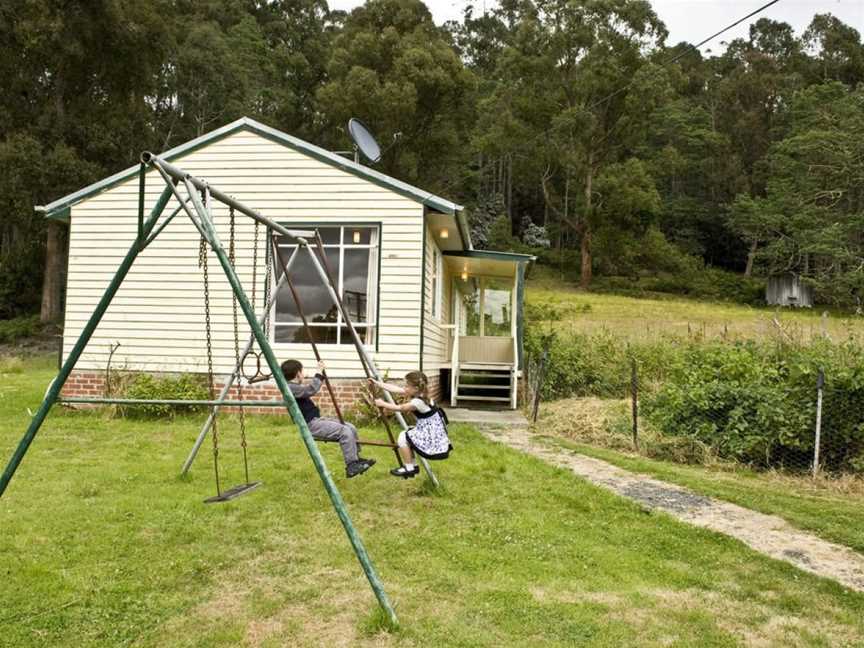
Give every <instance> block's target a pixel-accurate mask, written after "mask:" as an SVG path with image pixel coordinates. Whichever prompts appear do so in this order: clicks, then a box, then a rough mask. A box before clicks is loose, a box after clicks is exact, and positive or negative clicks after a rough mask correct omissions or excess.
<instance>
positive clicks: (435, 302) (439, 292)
mask: <svg viewBox="0 0 864 648" xmlns="http://www.w3.org/2000/svg"><path fill="white" fill-rule="evenodd" d="M431 292H432V294H431V299H430V302H431V304H430V307H429V308H430V314H431V315H432V317H433V318H435V320H436V321H437V322H439V323H441V322H443V321H444V313H443V309H444V299H443V297H444V255H443V254H441V250H439V249H438V246H437V245H436V244H435V242H434V241H433V242H432V287H431Z"/></svg>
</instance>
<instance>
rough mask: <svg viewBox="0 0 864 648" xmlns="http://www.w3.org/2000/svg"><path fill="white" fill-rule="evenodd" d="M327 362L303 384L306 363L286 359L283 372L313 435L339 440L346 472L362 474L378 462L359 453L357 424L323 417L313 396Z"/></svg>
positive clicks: (319, 437)
mask: <svg viewBox="0 0 864 648" xmlns="http://www.w3.org/2000/svg"><path fill="white" fill-rule="evenodd" d="M323 371H324V363H323V362H319V363H318V373H316V374H315V376H314V377H313V378H312V380H311V381H309V384H308V385H304V384H303V379H304V376H303V365H302V364H301V363H300V362H299V361H297V360H286V361H285V362H283V363H282V375H283V376H285V380H287V381H288V387H289V388H290V389H291V393H292V394H293V395H294V399H295V400H296V401H297V405H298V406H299V407H300V412H301V413H302V414H303V418H304V419H305V420H306V424H307V425H308V426H309V431H310V432H311V433H312V436H313V437H314V438H316V439H318V440H319V441H338V442H339V446H340V447H341V448H342V456H343V457H344V458H345V475H346V476H347V477H348V478H349V479H350V478H351V477H356V476H357V475H361V474H363V473H364V472H366V471H367V470H369V469H370V468H371V467H372V466H373V464H374V463H375V460H374V459H364V458H363V457H361V456H360V455H359V452H360V448H359V446H358V445H357V428H355V427H354V426H353V425H351V424H350V423H344V424H343V423H340V422H339V421H334V420H333V419H325V418H321V411H320V410H319V409H318V406H317V405H315V402H314V401H313V400H312V396H314V395H315V394H317V393H318V392H319V391H320V390H321V381H322V380H323V379H324V376H323V375H322V373H321V372H323Z"/></svg>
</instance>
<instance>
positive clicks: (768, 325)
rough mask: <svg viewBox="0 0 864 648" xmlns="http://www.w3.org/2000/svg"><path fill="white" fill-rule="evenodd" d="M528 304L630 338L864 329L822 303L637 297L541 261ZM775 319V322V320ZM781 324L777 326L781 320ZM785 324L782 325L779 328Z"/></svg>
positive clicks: (560, 323)
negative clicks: (786, 305) (579, 281)
mask: <svg viewBox="0 0 864 648" xmlns="http://www.w3.org/2000/svg"><path fill="white" fill-rule="evenodd" d="M526 301H527V303H528V304H529V306H535V307H537V306H552V307H554V308H555V310H556V311H557V314H556V315H557V316H556V317H555V318H554V321H546V322H544V323H543V324H544V326H547V327H552V328H555V329H557V330H559V331H561V332H569V331H574V332H579V333H595V332H600V331H606V332H612V333H615V334H616V335H621V336H626V337H629V338H631V339H649V340H651V339H656V338H658V337H662V336H678V337H687V336H690V337H694V336H698V337H702V338H706V339H711V338H718V337H722V336H726V337H727V338H730V339H760V338H764V337H768V336H788V337H790V338H793V339H796V340H807V339H810V338H811V337H814V336H820V335H822V334H823V332H824V333H827V334H828V335H829V336H830V337H831V338H832V339H834V340H838V341H839V340H845V339H847V338H848V337H849V336H850V335H856V336H860V335H861V334H862V333H864V317H860V316H854V315H850V314H848V313H839V312H835V311H829V312H828V314H827V315H826V316H825V317H824V319H823V316H822V313H823V312H825V311H823V309H820V308H814V309H812V310H808V309H801V310H790V309H776V308H767V307H766V308H754V307H752V306H744V305H741V304H732V303H720V302H707V301H697V300H692V299H683V298H675V297H672V296H665V295H660V294H654V295H652V296H651V297H644V298H635V297H629V296H622V295H614V294H603V293H591V292H585V291H581V290H579V289H578V288H577V287H576V286H575V285H573V284H567V283H563V282H561V281H560V280H559V279H558V278H557V277H555V276H554V274H550V272H549V271H548V269H546V268H542V267H538V268H536V269H535V274H534V276H532V278H531V279H530V280H529V282H528V289H527V292H526ZM775 319H776V321H777V323H776V324H775V322H774V320H775ZM778 324H779V326H778ZM781 329H782V331H781Z"/></svg>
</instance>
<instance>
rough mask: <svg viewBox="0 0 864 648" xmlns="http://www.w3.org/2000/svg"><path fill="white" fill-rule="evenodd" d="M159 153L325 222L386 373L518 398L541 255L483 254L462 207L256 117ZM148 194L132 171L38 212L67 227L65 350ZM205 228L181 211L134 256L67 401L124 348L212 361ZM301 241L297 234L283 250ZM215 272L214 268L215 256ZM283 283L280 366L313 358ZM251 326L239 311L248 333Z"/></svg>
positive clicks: (316, 319)
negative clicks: (530, 290)
mask: <svg viewBox="0 0 864 648" xmlns="http://www.w3.org/2000/svg"><path fill="white" fill-rule="evenodd" d="M160 157H162V158H163V159H166V160H169V161H171V162H172V163H174V164H177V165H179V166H182V167H183V169H184V170H185V171H187V172H189V173H191V174H193V175H195V176H198V177H200V178H202V179H204V180H206V181H208V182H209V183H211V184H212V185H214V186H216V187H218V188H219V189H220V190H222V191H223V192H225V193H227V194H229V195H232V196H234V197H236V198H237V199H238V200H240V201H242V202H243V203H245V204H247V205H250V206H252V207H253V208H254V209H256V210H258V211H259V212H261V213H263V214H265V215H266V216H268V217H269V218H271V219H273V220H275V221H277V222H279V223H281V224H284V225H285V226H286V227H294V228H298V227H302V228H304V229H312V228H315V229H318V230H319V231H320V232H321V234H322V237H323V239H324V242H325V246H326V251H327V256H328V258H329V259H330V261H331V263H332V265H333V266H334V272H335V274H336V275H337V277H338V278H337V281H338V284H339V289H340V292H341V294H342V297H343V299H344V300H345V301H346V305H347V307H348V308H349V310H350V311H351V312H353V313H354V317H353V318H352V319H354V323H355V325H356V326H357V328H358V331H359V332H360V333H361V335H362V336H363V338H364V341H365V344H366V346H367V349H368V350H369V351H370V353H371V354H372V356H373V357H374V360H375V362H376V364H377V365H378V367H379V369H381V370H382V371H386V372H387V373H388V374H389V375H390V376H391V377H394V378H399V377H401V376H402V375H404V374H405V373H406V372H408V371H411V370H415V369H418V368H419V369H421V370H423V371H425V372H426V373H427V375H428V376H429V378H430V382H431V384H432V386H433V389H435V390H437V389H439V388H440V387H441V386H440V385H439V378H440V376H441V375H444V376H448V375H449V376H450V377H451V380H452V389H451V390H446V388H445V390H446V391H451V392H452V394H451V395H452V396H454V397H458V398H459V399H463V398H464V399H466V400H489V398H488V397H490V396H492V397H493V400H496V399H497V401H498V402H500V403H502V404H504V403H506V404H507V405H509V406H512V407H515V404H516V402H515V399H516V391H517V390H516V381H517V377H518V373H519V365H520V355H521V354H520V347H521V325H520V322H521V311H522V301H523V278H524V268H525V265H526V263H527V262H528V261H530V260H531V257H528V256H525V255H513V254H506V253H493V252H479V251H475V250H473V248H472V245H471V240H470V235H469V232H468V227H467V225H466V223H465V220H464V216H463V212H462V207H461V206H459V205H457V204H455V203H453V202H450V201H448V200H446V199H443V198H440V197H437V196H434V195H432V194H430V193H429V192H426V191H423V190H421V189H418V188H416V187H413V186H411V185H408V184H405V183H403V182H401V181H399V180H396V179H394V178H391V177H389V176H385V175H383V174H381V173H378V172H377V171H375V170H373V169H370V168H368V167H365V166H363V165H360V164H356V163H354V162H352V161H350V160H347V159H345V158H343V157H341V156H339V155H337V154H334V153H331V152H329V151H326V150H324V149H321V148H319V147H317V146H314V145H312V144H309V143H308V142H304V141H302V140H299V139H297V138H294V137H292V136H290V135H287V134H285V133H282V132H280V131H278V130H275V129H273V128H270V127H268V126H265V125H263V124H261V123H258V122H256V121H254V120H251V119H248V118H243V119H239V120H237V121H235V122H233V123H231V124H228V125H227V126H224V127H223V128H220V129H218V130H215V131H213V132H210V133H207V134H205V135H203V136H201V137H199V138H196V139H194V140H192V141H190V142H187V143H185V144H183V145H181V146H178V147H176V148H174V149H171V150H169V151H167V152H165V153H164V154H162V155H161V156H160ZM153 174H155V172H154V171H149V172H148V174H147V191H146V201H147V203H148V204H153V203H154V202H155V201H156V199H157V198H158V195H159V192H160V190H161V188H162V187H164V183H163V182H161V180H160V179H159V178H158V177H155V176H154V177H151V176H153ZM138 188H139V167H138V166H137V165H136V166H133V167H130V168H128V169H126V170H125V171H122V172H120V173H117V174H115V175H113V176H110V177H108V178H106V179H104V180H102V181H100V182H97V183H95V184H93V185H91V186H89V187H85V188H84V189H81V190H80V191H77V192H75V193H73V194H70V195H68V196H65V197H63V198H61V199H59V200H56V201H54V202H53V203H51V204H49V205H46V206H45V207H39V208H37V209H39V210H40V211H44V212H45V213H46V215H47V216H48V217H50V218H55V219H60V220H63V221H65V222H67V223H68V224H69V228H70V229H69V267H68V276H67V286H66V303H65V324H64V341H63V342H64V345H63V352H64V356H65V355H66V354H68V353H69V351H70V350H71V347H72V345H73V344H74V343H75V341H76V339H77V338H78V336H79V335H80V333H81V331H82V330H83V328H84V326H85V324H86V322H87V319H88V317H89V316H90V314H91V313H92V312H93V311H94V308H95V306H96V304H97V302H98V301H99V299H100V297H101V296H102V294H103V292H104V291H105V288H106V287H107V285H108V283H109V282H110V280H111V278H112V276H113V275H114V273H115V270H116V269H117V267H118V266H119V265H120V263H121V261H122V259H123V257H124V255H125V253H126V251H127V250H128V248H129V246H130V245H131V244H132V242H133V240H134V238H135V235H136V227H137V214H138ZM215 217H216V221H217V228H218V232H219V236H220V238H221V239H222V240H223V242H224V241H228V239H229V231H228V230H229V224H228V221H229V219H228V214H227V210H225V209H222V211H219V210H217V211H216V212H215ZM236 223H237V228H236V233H235V240H236V258H237V261H236V269H237V272H238V274H239V276H240V279H241V281H242V282H243V286H244V289H245V291H246V292H247V294H251V293H252V292H253V290H254V292H255V295H256V299H257V301H256V306H258V307H261V308H263V303H264V298H265V297H266V296H265V295H264V294H263V293H264V287H265V272H264V263H263V258H264V250H265V242H264V239H265V238H266V236H265V233H264V232H263V231H262V232H259V237H258V246H257V248H256V244H255V241H256V232H255V226H254V223H253V222H252V221H251V220H249V219H246V218H238V219H237V221H236ZM262 230H263V228H262ZM199 238H200V237H199V235H198V233H197V231H196V230H195V228H194V227H193V225H192V223H191V222H189V221H188V220H186V219H183V218H180V217H178V218H176V219H174V221H172V222H171V223H170V225H169V226H168V227H167V228H166V229H165V231H164V232H163V233H162V234H161V235H160V236H159V237H158V238H157V239H156V241H155V242H154V243H153V244H152V245H151V246H150V247H148V248H147V249H146V250H145V251H144V252H143V253H142V254H141V255H140V256H139V257H138V259H137V260H136V261H135V264H134V266H133V267H132V270H131V271H130V273H129V275H128V277H127V278H126V280H125V281H124V283H123V285H122V286H121V287H120V289H119V291H118V292H117V294H116V296H115V298H114V300H113V302H112V303H111V306H110V307H109V309H108V311H107V312H106V313H105V316H104V318H103V319H102V321H101V323H100V324H99V327H98V328H97V330H96V332H95V334H94V335H93V337H92V339H91V341H90V343H89V345H88V347H87V349H86V351H85V353H84V354H83V355H82V357H81V359H80V360H79V362H78V364H77V365H76V369H75V371H74V372H73V374H72V375H71V376H70V378H69V380H68V382H67V383H66V387H65V388H64V392H63V395H64V396H101V395H102V394H103V391H104V376H105V370H106V365H107V363H108V360H109V354H110V352H111V349H112V346H116V345H117V344H119V345H120V346H119V347H118V348H117V350H116V352H115V353H114V356H113V358H112V359H111V363H112V367H114V368H118V369H120V368H122V369H125V370H129V371H146V372H153V373H161V372H167V373H178V372H204V371H205V370H206V346H205V335H204V330H205V328H204V327H205V323H204V297H203V275H202V272H201V270H200V268H199V264H198V249H199ZM290 247H291V246H290V245H289V244H287V243H286V245H285V251H286V252H290ZM256 249H257V250H258V251H257V265H256ZM210 266H211V267H213V268H215V267H217V266H218V263H217V262H216V261H215V259H211V263H210ZM253 266H254V267H255V271H253ZM291 277H292V279H293V281H294V283H295V284H296V285H297V287H298V289H299V291H300V295H301V301H302V302H303V307H304V309H305V310H306V311H307V316H308V317H309V319H310V321H312V322H313V324H312V327H313V330H314V332H315V336H316V339H317V341H318V342H319V348H320V350H321V352H322V355H323V356H324V359H325V361H326V362H327V365H328V372H329V373H330V375H331V378H332V381H333V383H334V386H336V387H337V389H338V390H340V391H341V392H342V394H341V397H342V398H344V399H346V400H349V401H350V400H353V399H354V398H356V397H357V396H358V395H359V386H360V384H361V379H362V378H363V371H362V366H361V364H360V361H359V360H358V358H357V356H356V351H355V349H354V348H353V346H352V345H351V344H350V341H349V340H348V336H347V334H346V332H345V328H344V326H343V324H342V322H341V316H340V315H339V314H338V313H336V312H335V311H334V310H333V309H331V307H330V301H329V299H328V298H327V295H326V292H325V288H324V286H323V284H321V282H320V281H319V280H318V278H317V276H316V275H315V274H314V272H313V271H312V268H311V266H310V267H306V264H304V262H303V261H302V259H301V260H300V261H298V262H297V263H295V265H294V266H293V267H292V269H291ZM283 292H284V294H282V293H280V294H279V295H278V296H277V299H276V306H275V308H274V309H273V312H272V314H271V318H270V320H271V323H270V327H269V334H270V340H271V343H272V344H273V348H274V351H275V352H276V354H277V356H279V358H280V359H281V360H284V359H287V358H297V359H299V360H300V361H302V362H303V363H304V364H307V363H308V364H312V363H314V358H313V355H312V352H311V348H310V346H309V345H308V343H306V342H305V340H306V338H305V336H304V335H303V333H302V330H301V328H300V326H299V320H298V317H297V312H296V307H295V305H294V302H293V299H292V298H291V295H290V293H289V292H288V291H287V290H284V289H283ZM210 293H211V314H212V318H211V319H212V327H213V352H214V369H215V371H216V373H217V374H219V375H220V376H222V377H223V378H224V379H227V377H228V375H230V373H231V371H232V370H233V368H234V364H235V358H234V335H233V320H232V300H231V294H232V293H231V291H230V288H229V286H228V283H227V281H226V280H225V278H224V276H223V275H222V273H221V272H211V286H210ZM248 334H249V329H248V326H247V325H246V324H245V322H243V321H242V316H241V330H240V336H241V339H244V340H245V339H246V337H247V336H248ZM441 370H445V373H442V372H441ZM471 372H475V373H477V375H478V376H481V377H482V376H484V375H487V376H489V375H491V376H493V379H491V380H487V381H486V382H487V383H488V386H486V387H484V385H483V382H484V381H483V380H482V379H480V380H473V381H472V380H467V381H466V382H470V383H472V386H471V388H470V389H463V390H462V391H461V394H460V393H459V383H460V380H463V379H465V377H466V376H467V375H468V374H469V373H471ZM495 375H497V376H499V377H501V379H495V378H494V376H495ZM505 376H506V377H508V379H507V380H503V378H504V377H505ZM505 386H506V389H505V388H504V387H505ZM247 395H248V396H249V397H251V398H255V397H260V398H267V399H269V398H272V397H273V396H274V395H275V385H274V384H273V383H272V382H270V383H259V384H257V385H256V386H255V387H254V389H251V388H250V390H248V392H247ZM323 400H324V399H322V404H324V403H323ZM453 402H454V403H455V402H457V401H456V400H454V401H453Z"/></svg>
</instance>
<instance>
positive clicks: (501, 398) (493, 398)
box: [456, 394, 510, 403]
mask: <svg viewBox="0 0 864 648" xmlns="http://www.w3.org/2000/svg"><path fill="white" fill-rule="evenodd" d="M456 400H457V401H460V400H475V401H501V402H502V403H509V402H510V398H509V397H505V396H459V395H458V394H457V395H456Z"/></svg>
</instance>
